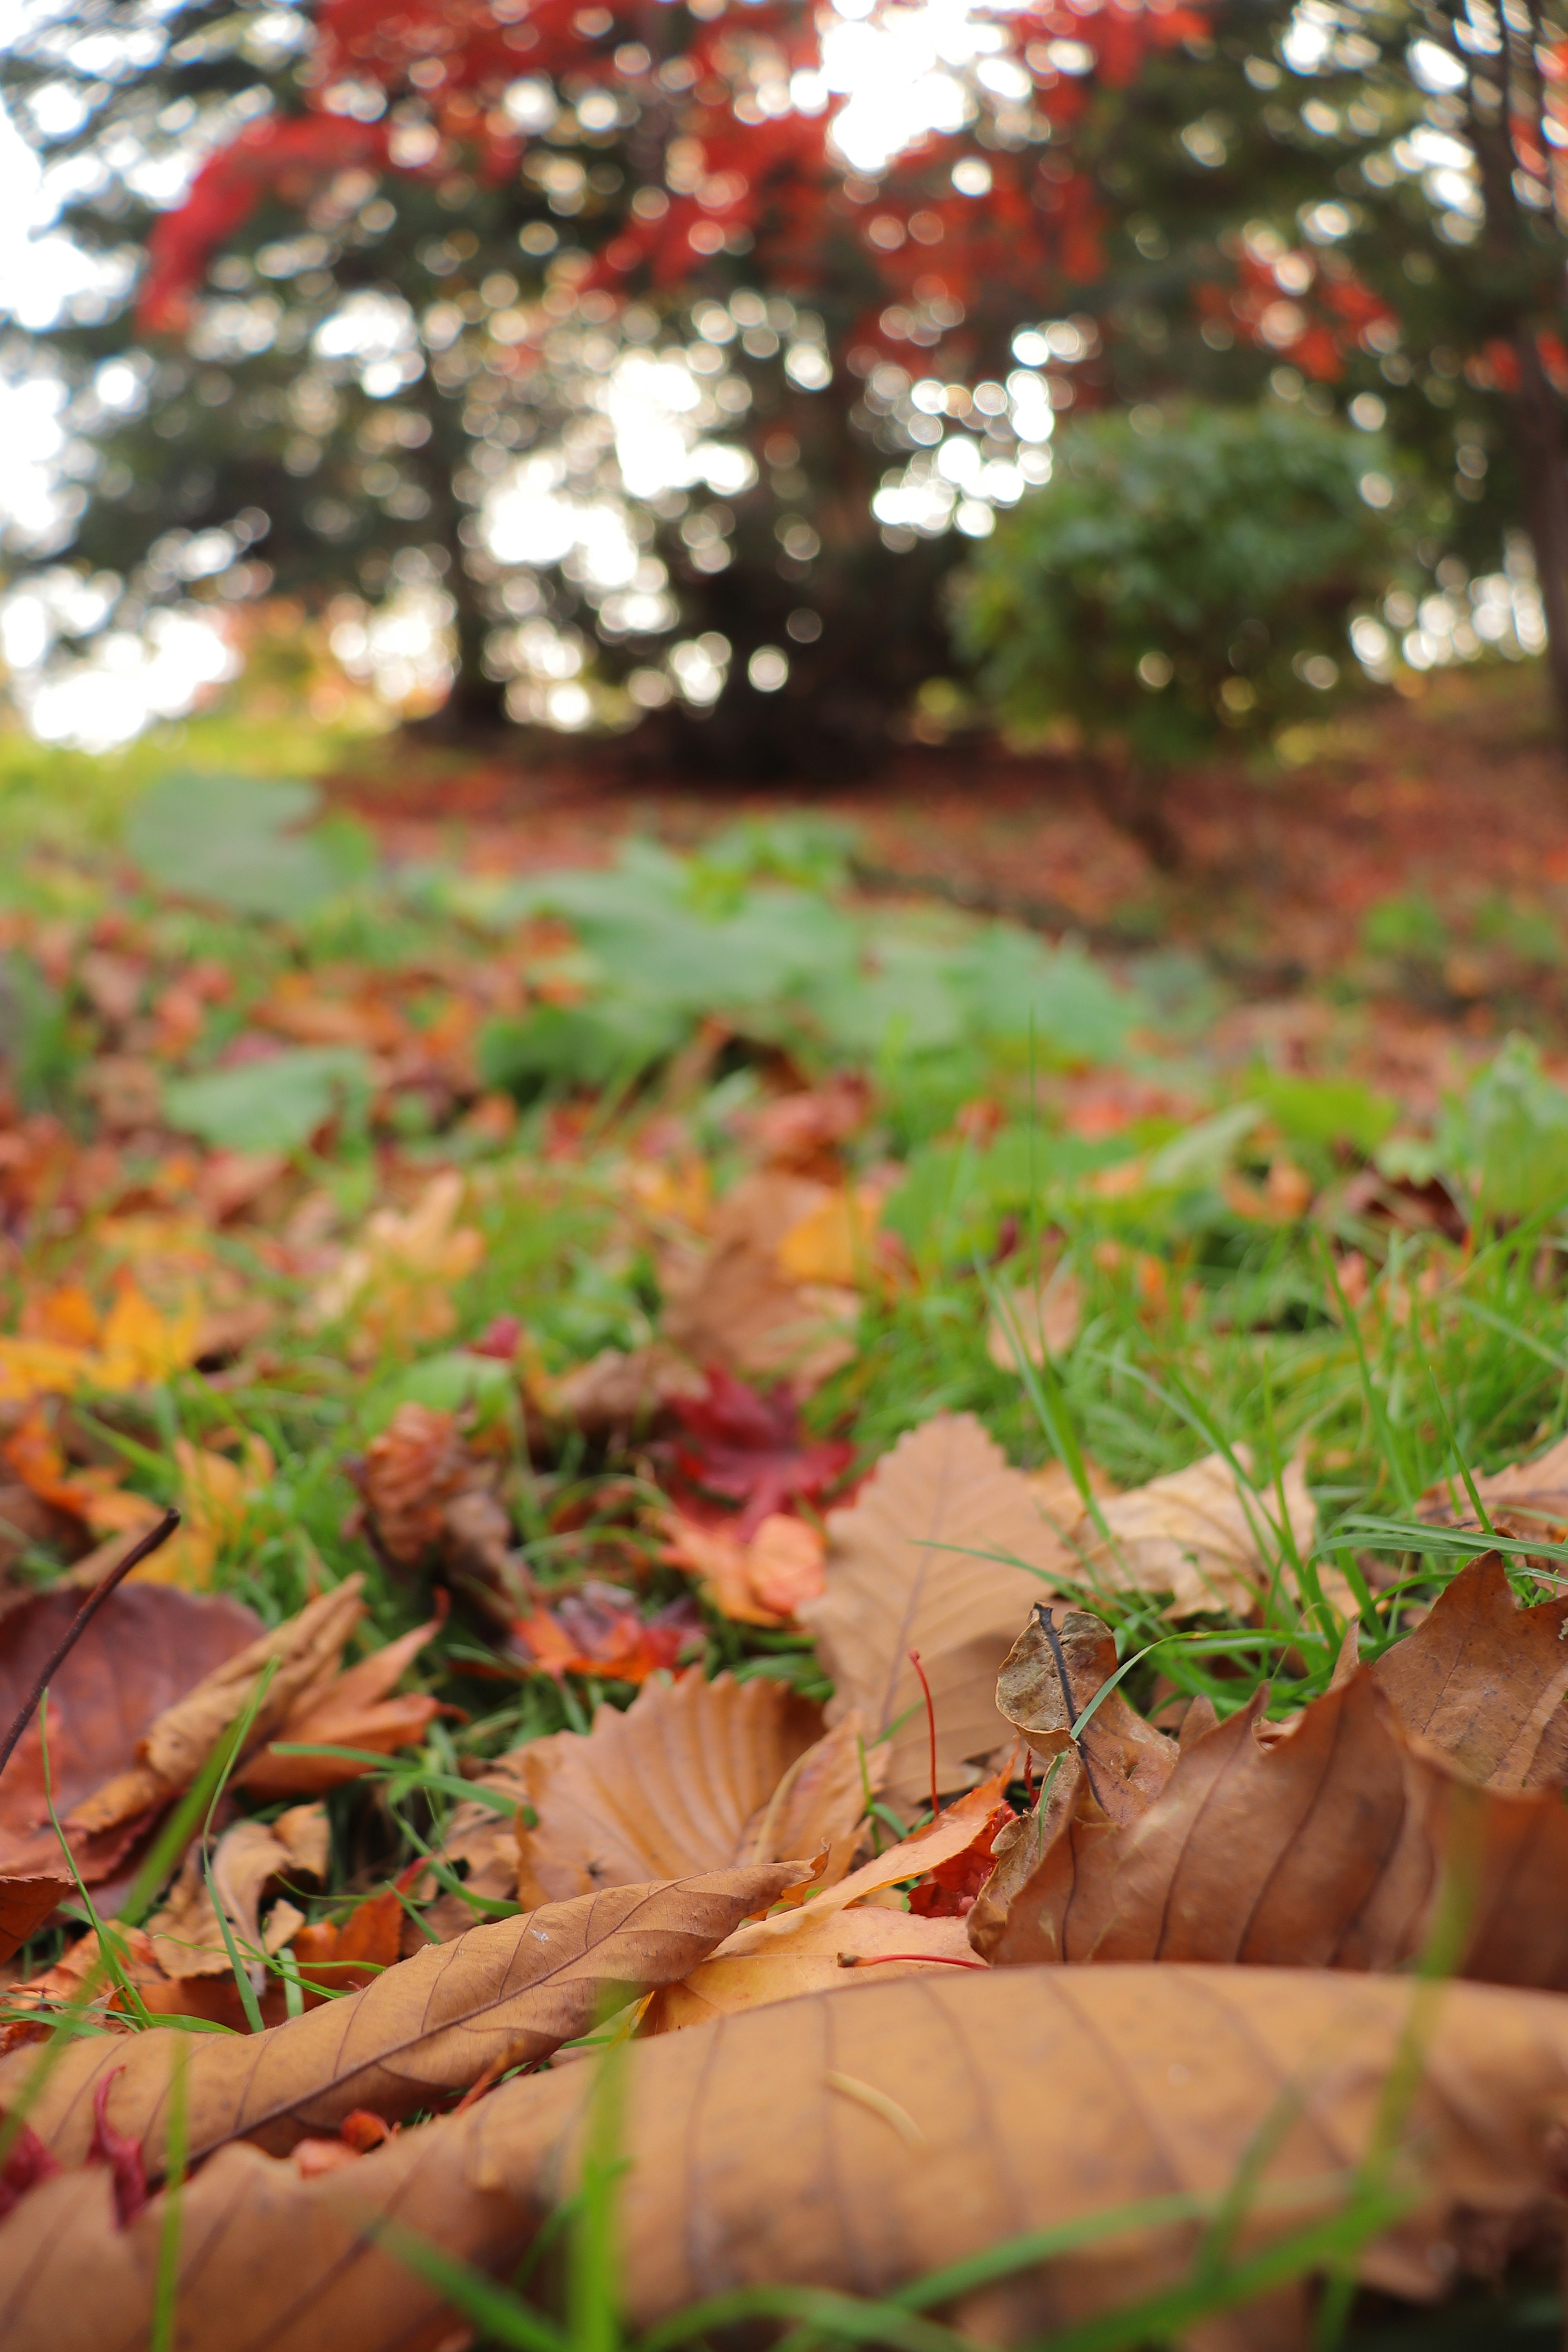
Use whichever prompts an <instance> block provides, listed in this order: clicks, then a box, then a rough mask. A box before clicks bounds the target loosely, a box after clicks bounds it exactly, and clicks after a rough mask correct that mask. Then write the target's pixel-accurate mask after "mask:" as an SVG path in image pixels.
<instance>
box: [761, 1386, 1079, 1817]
mask: <svg viewBox="0 0 1568 2352" xmlns="http://www.w3.org/2000/svg"><path fill="white" fill-rule="evenodd" d="M827 1533H828V1549H827V1585H826V1592H825V1593H824V1595H823V1597H822V1599H821V1600H820V1601H808V1602H806V1603H805V1605H804V1606H803V1607H802V1608H801V1610H800V1612H799V1615H800V1620H801V1622H802V1623H803V1624H804V1625H805V1626H806V1627H807V1628H808V1629H809V1630H810V1631H811V1632H813V1633H816V1637H817V1642H818V1645H819V1649H820V1652H821V1656H822V1663H823V1667H824V1670H825V1671H826V1673H827V1674H828V1675H831V1677H832V1680H833V1683H834V1686H835V1687H834V1696H833V1697H832V1699H831V1700H830V1701H829V1703H828V1707H827V1720H828V1722H829V1723H837V1722H839V1721H841V1720H842V1719H843V1718H844V1717H845V1716H846V1715H847V1714H848V1713H849V1712H850V1711H851V1710H854V1711H855V1712H857V1713H858V1714H859V1715H860V1716H861V1717H862V1718H863V1719H864V1721H865V1724H866V1737H867V1739H868V1741H872V1740H879V1739H881V1738H883V1736H884V1735H890V1737H889V1738H888V1746H889V1750H890V1760H889V1769H888V1782H887V1791H886V1793H887V1798H888V1801H889V1804H890V1805H892V1806H893V1807H894V1808H895V1809H896V1810H898V1811H901V1812H908V1811H910V1809H911V1808H914V1807H918V1806H919V1805H920V1804H921V1803H922V1802H923V1801H929V1798H930V1793H931V1767H930V1762H929V1755H930V1748H929V1738H928V1731H927V1725H926V1717H925V1709H924V1705H923V1701H922V1698H921V1685H920V1683H919V1681H918V1680H917V1679H916V1675H915V1671H914V1668H913V1667H912V1666H911V1665H910V1659H909V1653H910V1650H911V1649H918V1650H919V1652H920V1654H921V1663H922V1664H923V1665H924V1667H925V1671H926V1674H927V1675H928V1676H929V1677H930V1681H931V1696H932V1698H933V1701H934V1703H935V1709H936V1736H937V1779H938V1782H939V1785H940V1787H941V1790H942V1794H943V1795H949V1794H951V1793H952V1790H955V1789H963V1788H967V1787H969V1786H970V1785H971V1783H972V1782H973V1781H974V1780H976V1779H977V1778H978V1763H979V1759H983V1758H984V1757H986V1756H988V1755H989V1754H990V1753H991V1751H992V1750H993V1749H994V1748H995V1746H996V1744H997V1728H998V1727H997V1722H996V1707H995V1688H996V1675H997V1670H998V1668H999V1667H1000V1665H1001V1664H1002V1661H1003V1659H1004V1658H1005V1656H1006V1654H1007V1652H1008V1649H1009V1648H1010V1647H1011V1644H1012V1642H1013V1638H1014V1635H1015V1634H1016V1632H1017V1630H1018V1627H1019V1624H1020V1623H1021V1622H1022V1621H1023V1620H1024V1618H1025V1617H1026V1616H1027V1614H1028V1612H1029V1608H1030V1605H1031V1603H1032V1602H1033V1601H1036V1600H1037V1599H1038V1598H1039V1597H1040V1595H1041V1594H1042V1593H1049V1592H1050V1591H1052V1590H1053V1589H1054V1588H1055V1583H1056V1580H1057V1578H1058V1576H1066V1577H1067V1578H1068V1579H1069V1580H1071V1579H1073V1578H1075V1577H1076V1576H1077V1575H1079V1573H1080V1571H1079V1565H1078V1562H1077V1561H1076V1560H1075V1559H1073V1557H1072V1555H1071V1554H1070V1553H1069V1552H1068V1550H1067V1549H1065V1548H1064V1546H1063V1545H1062V1543H1061V1541H1060V1539H1059V1538H1058V1537H1057V1536H1056V1535H1054V1534H1053V1532H1052V1530H1051V1529H1050V1528H1049V1527H1048V1526H1047V1523H1046V1521H1045V1519H1044V1518H1043V1517H1042V1516H1041V1513H1040V1511H1039V1509H1038V1507H1037V1504H1036V1501H1035V1498H1034V1496H1033V1495H1032V1494H1031V1493H1030V1490H1029V1486H1028V1484H1027V1481H1026V1479H1025V1477H1024V1475H1023V1474H1022V1472H1020V1471H1017V1470H1013V1469H1010V1468H1009V1467H1008V1465H1007V1463H1006V1460H1005V1456H1004V1455H1003V1454H1002V1451H1001V1449H1000V1447H999V1446H997V1445H995V1444H994V1443H993V1441H992V1440H991V1439H990V1438H989V1437H988V1436H987V1435H986V1434H985V1432H984V1430H983V1429H982V1428H981V1426H980V1423H978V1422H977V1421H976V1420H975V1419H974V1418H973V1415H972V1414H969V1413H958V1414H945V1413H944V1414H939V1415H938V1416H937V1417H936V1418H935V1419H934V1420H931V1421H928V1422H926V1423H923V1424H922V1426H921V1428H919V1429H917V1430H912V1431H911V1432H910V1433H909V1435H908V1436H906V1437H901V1438H900V1440H899V1443H898V1444H897V1445H896V1446H894V1448H893V1449H892V1451H891V1453H889V1454H884V1455H883V1457H882V1459H881V1460H880V1462H879V1463H878V1465H877V1466H876V1469H875V1470H874V1471H873V1472H872V1474H871V1476H870V1477H869V1479H868V1481H867V1483H866V1484H865V1486H862V1487H861V1489H860V1492H859V1495H858V1498H857V1500H856V1501H855V1503H854V1504H853V1505H852V1506H851V1507H849V1508H848V1509H847V1510H840V1511H835V1512H833V1513H832V1514H831V1515H830V1517H829V1518H828V1522H827ZM1019 1563H1022V1564H1019Z"/></svg>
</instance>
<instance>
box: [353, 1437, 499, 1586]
mask: <svg viewBox="0 0 1568 2352" xmlns="http://www.w3.org/2000/svg"><path fill="white" fill-rule="evenodd" d="M471 1475H472V1465H470V1464H469V1462H468V1456H467V1454H465V1452H464V1450H463V1445H462V1441H461V1439H460V1438H459V1437H458V1423H457V1418H456V1416H455V1415H454V1414H452V1413H449V1412H437V1410H436V1409H435V1408H434V1407H433V1406H431V1405H426V1404H418V1403H415V1402H407V1403H405V1404H400V1405H399V1406H398V1408H397V1411H396V1412H395V1413H394V1414H393V1416H392V1419H391V1421H390V1422H389V1423H387V1425H386V1427H385V1428H384V1430H383V1431H382V1432H381V1433H380V1435H379V1436H377V1437H373V1438H372V1440H371V1442H370V1444H368V1445H367V1446H366V1448H365V1454H364V1464H363V1468H362V1470H361V1471H360V1473H359V1484H360V1492H361V1493H362V1494H363V1496H364V1506H365V1510H366V1512H367V1513H368V1515H369V1517H370V1524H371V1528H372V1529H373V1531H374V1536H375V1539H376V1542H377V1544H378V1545H379V1547H380V1549H381V1550H382V1551H383V1552H384V1554H385V1555H386V1558H387V1559H389V1560H391V1561H392V1562H393V1563H394V1565H395V1567H398V1568H417V1567H418V1566H419V1565H420V1564H421V1562H422V1561H424V1560H425V1559H427V1558H428V1557H429V1555H430V1554H431V1553H432V1552H434V1551H435V1550H436V1549H437V1546H438V1545H439V1543H440V1541H441V1538H442V1536H443V1534H444V1532H445V1529H446V1512H447V1504H448V1503H449V1502H450V1501H451V1500H452V1499H453V1497H454V1496H456V1495H458V1493H459V1492H460V1491H461V1490H462V1488H463V1487H464V1486H466V1485H467V1484H468V1480H469V1479H470V1477H471Z"/></svg>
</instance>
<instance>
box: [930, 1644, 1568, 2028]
mask: <svg viewBox="0 0 1568 2352" xmlns="http://www.w3.org/2000/svg"><path fill="white" fill-rule="evenodd" d="M1267 1696H1268V1693H1267V1691H1266V1690H1262V1691H1259V1692H1258V1693H1257V1694H1256V1695H1255V1696H1254V1698H1253V1699H1252V1701H1251V1703H1250V1704H1249V1705H1248V1706H1246V1707H1244V1708H1242V1709H1240V1710H1239V1711H1238V1712H1237V1714H1235V1715H1233V1716H1231V1717H1229V1718H1228V1719H1227V1720H1226V1722H1224V1723H1221V1724H1217V1725H1215V1726H1213V1727H1210V1728H1207V1729H1203V1728H1200V1729H1199V1730H1198V1732H1197V1734H1196V1736H1195V1737H1194V1738H1190V1739H1189V1738H1184V1740H1183V1743H1182V1748H1181V1753H1180V1756H1179V1758H1178V1759H1177V1761H1176V1764H1175V1768H1174V1769H1173V1771H1172V1772H1171V1774H1170V1777H1169V1779H1168V1780H1166V1782H1165V1785H1164V1787H1163V1790H1162V1791H1161V1792H1159V1793H1158V1794H1157V1795H1155V1796H1154V1798H1153V1799H1152V1801H1151V1802H1149V1803H1147V1804H1146V1805H1145V1806H1144V1807H1143V1808H1142V1809H1141V1811H1140V1813H1139V1814H1138V1815H1136V1816H1135V1817H1133V1818H1132V1819H1131V1820H1128V1819H1122V1820H1120V1821H1119V1820H1116V1819H1114V1818H1112V1817H1111V1813H1110V1803H1109V1801H1107V1803H1106V1804H1103V1805H1102V1804H1101V1803H1100V1802H1099V1801H1097V1794H1096V1791H1097V1790H1098V1787H1099V1783H1098V1782H1097V1781H1096V1780H1095V1779H1094V1776H1093V1769H1092V1766H1090V1765H1089V1764H1088V1762H1087V1759H1084V1758H1082V1757H1080V1756H1076V1755H1075V1756H1073V1757H1071V1758H1069V1759H1067V1761H1066V1763H1065V1765H1064V1766H1063V1767H1062V1768H1061V1769H1059V1770H1058V1784H1057V1785H1056V1786H1054V1787H1053V1789H1052V1790H1051V1794H1050V1800H1049V1802H1048V1804H1047V1809H1046V1811H1044V1812H1043V1813H1042V1814H1041V1815H1040V1817H1039V1818H1038V1819H1037V1820H1032V1821H1026V1822H1020V1823H1019V1824H1018V1825H1017V1826H1016V1829H1015V1830H1014V1831H1012V1832H1008V1833H1007V1836H1006V1843H1005V1850H1003V1849H1002V1841H998V1846H999V1860H998V1867H997V1871H996V1874H995V1876H994V1879H993V1880H991V1881H990V1882H988V1884H987V1886H986V1888H985V1889H984V1891H983V1894H982V1896H981V1899H980V1901H979V1902H978V1903H977V1904H976V1906H975V1907H974V1910H973V1912H972V1913H971V1914H970V1923H969V1926H970V1938H971V1941H972V1942H973V1945H974V1948H975V1949H976V1950H977V1951H979V1952H981V1953H982V1954H984V1957H985V1958H988V1959H990V1960H992V1961H993V1962H994V1963H995V1964H997V1965H1002V1964H1004V1963H1015V1962H1021V1961H1036V1960H1049V1961H1068V1962H1085V1961H1110V1960H1116V1961H1135V1960H1215V1961H1218V1960H1223V1961H1232V1960H1235V1961H1242V1962H1246V1963H1248V1964H1251V1965H1256V1966H1263V1967H1273V1968H1300V1967H1308V1966H1310V1967H1315V1968H1323V1969H1399V1968H1403V1967H1405V1966H1407V1965H1408V1964H1409V1963H1410V1962H1411V1961H1412V1960H1413V1959H1414V1958H1415V1957H1416V1956H1417V1954H1418V1953H1419V1952H1420V1951H1421V1950H1422V1949H1423V1948H1424V1945H1425V1943H1426V1937H1427V1935H1428V1932H1429V1930H1430V1928H1431V1925H1432V1920H1433V1914H1434V1906H1435V1905H1436V1902H1437V1901H1438V1899H1439V1894H1440V1890H1441V1887H1442V1885H1443V1882H1444V1874H1445V1865H1447V1867H1448V1869H1449V1870H1450V1871H1451V1872H1453V1873H1455V1874H1458V1885H1459V1890H1460V1896H1461V1899H1462V1900H1463V1901H1464V1903H1465V1906H1466V1916H1465V1927H1464V1932H1463V1936H1462V1938H1461V1957H1460V1959H1459V1961H1458V1972H1459V1973H1460V1974H1463V1975H1467V1976H1474V1977H1483V1978H1487V1979H1491V1980H1492V1981H1494V1982H1497V1983H1502V1984H1514V1985H1531V1986H1539V1987H1548V1988H1552V1989H1559V1990H1560V1989H1563V1988H1568V1810H1565V1809H1564V1808H1563V1804H1562V1802H1561V1801H1560V1800H1559V1798H1558V1797H1557V1795H1556V1793H1555V1792H1554V1791H1550V1792H1549V1791H1546V1790H1538V1791H1529V1792H1521V1791H1514V1790H1491V1789H1479V1788H1477V1787H1476V1786H1475V1785H1474V1783H1473V1782H1471V1781H1468V1780H1466V1779H1465V1778H1464V1777H1463V1776H1462V1775H1461V1774H1460V1773H1459V1772H1458V1770H1457V1769H1456V1768H1455V1767H1454V1766H1453V1765H1452V1764H1450V1763H1449V1762H1448V1760H1447V1758H1445V1757H1442V1756H1440V1755H1438V1754H1437V1753H1436V1750H1432V1749H1427V1748H1423V1747H1422V1746H1420V1745H1419V1744H1417V1743H1415V1742H1414V1741H1413V1740H1412V1739H1411V1738H1409V1737H1408V1735H1406V1734H1405V1732H1404V1731H1403V1729H1402V1728H1401V1726H1400V1723H1399V1720H1398V1717H1397V1716H1396V1715H1395V1714H1394V1708H1393V1706H1391V1705H1390V1703H1389V1701H1388V1699H1387V1698H1386V1697H1385V1696H1384V1693H1383V1691H1382V1690H1381V1689H1380V1688H1379V1686H1378V1684H1377V1682H1376V1680H1375V1679H1374V1677H1373V1675H1372V1674H1371V1672H1370V1671H1369V1670H1368V1669H1367V1668H1365V1667H1362V1668H1359V1669H1356V1670H1354V1671H1353V1672H1352V1673H1351V1674H1350V1675H1347V1676H1346V1677H1345V1678H1344V1679H1342V1680H1341V1681H1339V1682H1337V1683H1336V1684H1335V1685H1334V1686H1333V1687H1331V1689H1330V1690H1328V1691H1326V1692H1324V1694H1323V1695H1322V1696H1321V1697H1320V1698H1316V1699H1313V1700H1312V1701H1311V1702H1310V1705H1309V1706H1305V1707H1304V1708H1303V1709H1302V1710H1301V1712H1300V1715H1298V1716H1296V1717H1294V1718H1293V1719H1292V1720H1291V1721H1289V1722H1288V1723H1284V1724H1269V1723H1267V1722H1266V1721H1265V1720H1264V1719H1263V1713H1262V1710H1263V1706H1264V1704H1265V1701H1266V1699H1267Z"/></svg>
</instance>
